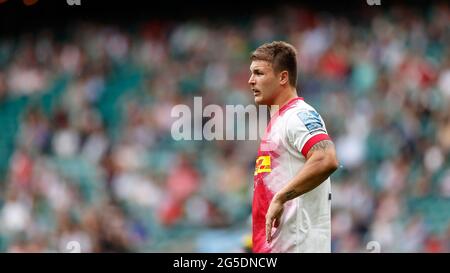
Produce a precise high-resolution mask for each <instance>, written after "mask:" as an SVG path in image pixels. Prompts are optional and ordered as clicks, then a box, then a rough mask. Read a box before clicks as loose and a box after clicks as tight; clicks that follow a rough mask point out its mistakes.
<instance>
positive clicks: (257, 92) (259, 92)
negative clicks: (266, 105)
mask: <svg viewBox="0 0 450 273" xmlns="http://www.w3.org/2000/svg"><path fill="white" fill-rule="evenodd" d="M252 91H253V95H254V96H255V97H256V96H259V95H260V94H261V91H259V90H257V89H255V88H252Z"/></svg>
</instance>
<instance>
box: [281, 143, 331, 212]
mask: <svg viewBox="0 0 450 273" xmlns="http://www.w3.org/2000/svg"><path fill="white" fill-rule="evenodd" d="M337 168H338V161H337V158H336V151H335V149H334V144H333V142H331V141H330V140H322V141H320V142H318V143H316V144H315V145H314V146H313V147H312V148H311V149H310V150H309V152H308V154H307V156H306V162H305V165H304V166H303V168H302V170H301V171H300V172H298V174H297V175H296V176H295V177H294V178H293V179H292V181H291V182H289V183H288V184H287V185H286V186H285V187H284V188H283V189H281V190H280V191H279V192H278V193H277V194H276V195H275V198H278V199H279V200H280V201H281V202H282V203H285V202H286V201H289V200H291V199H294V198H296V197H298V196H300V195H302V194H304V193H307V192H309V191H311V190H313V189H314V188H316V187H317V186H319V185H320V184H321V183H322V182H323V181H325V180H326V179H327V178H328V177H329V176H330V175H331V174H332V173H333V172H334V171H336V169H337Z"/></svg>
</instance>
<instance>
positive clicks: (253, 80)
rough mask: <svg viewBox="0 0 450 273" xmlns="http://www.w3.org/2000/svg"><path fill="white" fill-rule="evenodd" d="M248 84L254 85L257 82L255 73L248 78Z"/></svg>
mask: <svg viewBox="0 0 450 273" xmlns="http://www.w3.org/2000/svg"><path fill="white" fill-rule="evenodd" d="M248 84H250V85H254V84H255V78H254V77H253V75H251V76H250V79H248Z"/></svg>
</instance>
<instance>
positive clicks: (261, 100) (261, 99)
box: [255, 97, 266, 105]
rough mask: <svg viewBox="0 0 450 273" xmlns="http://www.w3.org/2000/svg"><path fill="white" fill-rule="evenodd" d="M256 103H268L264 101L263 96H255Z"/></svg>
mask: <svg viewBox="0 0 450 273" xmlns="http://www.w3.org/2000/svg"><path fill="white" fill-rule="evenodd" d="M255 103H256V104H257V105H266V103H265V102H264V100H263V98H261V97H255Z"/></svg>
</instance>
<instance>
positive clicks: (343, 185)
mask: <svg viewBox="0 0 450 273" xmlns="http://www.w3.org/2000/svg"><path fill="white" fill-rule="evenodd" d="M272 40H285V41H288V42H290V43H292V44H293V45H294V46H295V47H296V48H297V50H298V53H299V54H298V61H299V86H298V92H299V95H300V96H302V97H304V98H305V100H306V101H308V102H310V104H312V105H313V106H314V107H315V108H316V109H317V110H318V111H319V112H320V113H321V115H322V117H323V119H324V120H325V122H326V124H327V129H328V132H329V134H330V136H331V137H332V139H333V140H334V142H335V145H336V148H337V154H338V158H339V161H340V164H341V166H340V168H339V170H338V171H337V172H336V173H335V174H333V176H332V190H333V202H332V251H333V252H367V251H370V250H369V249H368V248H367V245H368V243H369V242H370V241H375V242H378V244H379V246H380V248H381V251H382V252H448V251H450V161H449V160H448V158H450V49H449V46H448V45H449V44H450V9H449V6H448V5H446V4H442V5H440V4H436V5H429V6H428V7H427V8H426V9H424V10H418V9H417V8H413V7H408V6H399V7H392V8H390V9H389V10H388V11H386V12H381V11H380V10H378V11H373V12H372V13H370V14H361V15H360V16H359V18H356V17H355V18H348V17H345V16H344V15H342V16H341V15H333V14H330V13H326V12H320V11H312V10H308V9H305V8H302V7H296V6H283V7H280V8H279V9H277V10H275V11H273V13H271V14H264V13H261V14H255V15H252V16H249V17H248V18H244V19H243V18H240V19H238V20H234V19H232V18H230V19H229V20H228V21H221V22H215V21H214V20H212V19H211V20H205V19H202V20H196V19H194V18H193V19H192V20H188V21H185V22H181V21H180V22H172V21H171V22H169V21H164V20H149V21H148V22H140V23H132V22H130V23H129V24H128V25H126V26H124V25H120V26H119V25H113V24H103V23H98V22H97V23H88V22H84V23H83V22H80V23H76V24H73V25H72V26H68V27H67V29H66V31H65V32H63V33H57V32H53V31H51V30H42V31H39V32H37V33H23V34H20V35H17V36H16V37H14V38H3V39H0V115H2V117H1V118H2V120H1V121H2V122H1V123H0V131H2V135H3V136H2V140H0V150H1V149H3V150H4V151H7V150H8V149H9V150H11V153H9V154H8V153H6V152H3V153H1V152H0V161H2V164H3V165H4V168H3V170H2V169H1V168H0V192H1V194H0V250H1V251H3V252H67V251H70V249H69V248H68V245H69V244H68V243H69V242H71V241H77V242H79V243H80V247H81V251H82V252H152V251H163V252H166V251H187V252H194V251H208V250H211V249H213V250H217V251H232V252H243V251H248V247H249V245H248V243H246V242H247V240H246V239H247V238H248V237H246V235H248V233H249V232H251V227H250V214H251V198H252V187H253V184H252V183H253V177H252V174H253V169H254V160H255V156H256V152H257V147H258V142H257V141H175V140H173V138H172V136H171V126H172V123H173V118H172V117H171V109H172V108H173V107H174V106H175V105H177V104H186V105H190V106H191V105H192V104H193V97H194V96H201V97H202V99H203V105H208V104H216V105H219V106H222V107H225V105H237V104H240V105H250V104H253V98H252V94H251V93H250V92H249V88H248V85H247V81H248V77H249V75H250V74H249V73H250V72H249V64H250V62H249V56H250V53H251V51H252V50H254V49H255V48H256V47H257V46H259V45H260V44H262V43H264V42H267V41H272ZM8 137H9V138H11V141H10V142H8V141H7V138H8ZM9 143H12V144H11V145H12V148H11V147H10V145H9ZM213 231H222V232H216V233H214V232H213ZM226 231H233V232H230V233H227V232H226ZM211 232H212V233H211ZM206 235H207V236H208V237H207V238H208V239H205V238H206V237H204V236H206ZM202 236H203V237H202ZM214 236H216V237H214ZM226 236H230V237H229V240H228V242H231V241H233V242H236V243H235V244H228V245H227V247H226V248H225V247H224V248H222V249H221V248H218V247H217V246H216V247H215V248H214V246H213V245H214V244H218V243H219V242H224V241H227V239H226V238H228V237H226ZM224 238H225V239H224ZM224 243H226V242H224ZM208 244H209V245H208Z"/></svg>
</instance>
